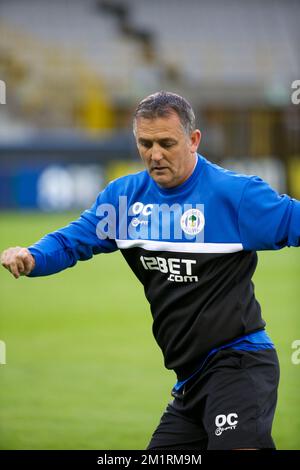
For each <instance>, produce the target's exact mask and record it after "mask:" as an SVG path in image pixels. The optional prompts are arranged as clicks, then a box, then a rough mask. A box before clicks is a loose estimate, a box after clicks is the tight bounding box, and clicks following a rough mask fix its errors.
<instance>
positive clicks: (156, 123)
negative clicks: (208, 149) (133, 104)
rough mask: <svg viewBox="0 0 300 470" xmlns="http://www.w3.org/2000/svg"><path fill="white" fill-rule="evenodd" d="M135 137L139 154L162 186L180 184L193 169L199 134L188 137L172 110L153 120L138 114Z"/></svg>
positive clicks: (197, 132) (196, 131) (167, 186)
mask: <svg viewBox="0 0 300 470" xmlns="http://www.w3.org/2000/svg"><path fill="white" fill-rule="evenodd" d="M135 130H136V132H135V134H136V135H135V138H136V143H137V147H138V151H139V154H140V156H141V158H142V160H143V161H144V163H145V166H146V168H147V170H148V172H149V174H150V176H151V177H152V178H153V179H154V180H155V181H156V183H157V184H159V185H160V186H162V187H164V188H173V187H174V186H178V185H180V184H182V183H183V182H184V181H185V180H186V179H187V178H188V177H189V176H190V175H191V174H192V172H193V169H194V166H195V163H196V159H195V152H196V151H197V148H198V145H199V142H200V138H201V133H200V131H199V130H198V129H197V130H195V131H193V132H192V134H191V135H190V136H188V135H187V133H186V132H185V131H184V129H183V127H182V125H181V122H180V119H179V117H178V115H177V114H176V113H175V112H172V113H171V114H170V115H169V116H167V117H163V118H155V119H145V118H143V117H139V118H137V120H136V128H135Z"/></svg>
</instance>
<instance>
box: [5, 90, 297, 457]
mask: <svg viewBox="0 0 300 470" xmlns="http://www.w3.org/2000/svg"><path fill="white" fill-rule="evenodd" d="M133 125H134V135H135V138H136V143H137V147H138V150H139V153H140V156H141V158H142V160H143V162H144V164H145V167H146V170H145V171H141V172H139V173H137V174H133V175H127V176H124V177H121V178H119V179H117V180H115V181H112V182H111V183H110V184H108V186H107V187H106V188H105V189H104V190H103V191H102V192H101V193H100V194H99V196H98V198H97V200H96V202H95V203H94V205H93V206H92V207H91V208H90V209H89V210H86V211H84V212H83V213H82V214H81V216H80V218H79V219H78V220H76V221H73V222H71V223H70V224H69V225H68V226H67V227H64V228H61V229H59V230H57V231H55V232H53V233H50V234H48V235H46V236H45V237H43V238H42V239H41V240H40V241H38V242H37V243H35V244H34V245H32V246H30V247H29V248H22V247H15V248H9V249H7V250H5V251H4V252H3V253H2V256H1V263H2V265H3V266H4V267H5V268H7V269H8V270H9V271H10V272H11V273H12V274H13V276H14V277H15V278H18V277H19V276H20V275H26V276H30V277H35V276H46V275H50V274H54V273H56V272H59V271H61V270H63V269H66V268H69V267H71V266H74V265H75V264H76V262H77V261H78V260H87V259H90V258H91V257H92V256H93V255H96V254H99V253H109V252H113V251H115V250H117V249H120V250H121V252H122V255H123V256H124V258H125V259H126V261H127V263H128V264H129V266H130V268H131V269H132V270H133V272H134V273H135V274H136V276H137V278H138V279H139V280H140V281H141V283H142V284H143V285H144V290H145V295H146V298H147V299H148V301H149V303H150V306H151V312H152V316H153V334H154V337H155V339H156V341H157V343H158V345H159V347H160V348H161V350H162V352H163V356H164V361H165V366H166V367H167V368H168V369H172V370H174V371H175V373H176V375H177V383H176V384H175V385H174V387H173V389H172V396H173V400H172V401H171V402H170V403H169V404H168V405H167V408H166V410H165V412H164V414H163V416H162V418H161V420H160V423H159V425H158V427H157V429H156V430H155V432H154V433H153V436H152V439H151V441H150V443H149V446H148V449H174V450H175V449H195V450H199V449H272V448H275V445H274V442H273V439H272V437H271V429H272V422H273V417H274V412H275V407H276V400H277V388H278V380H279V365H278V359H277V354H276V351H275V348H274V345H273V343H272V340H271V339H270V338H269V336H268V335H267V333H266V331H265V322H264V320H263V319H262V316H261V309H260V305H259V303H258V302H257V300H256V299H255V295H254V286H253V283H252V281H251V279H252V276H253V273H254V271H255V268H256V265H257V254H256V251H257V250H278V249H280V248H283V247H285V246H299V245H300V202H299V201H297V200H295V199H292V198H291V197H289V196H287V195H279V194H278V193H277V192H276V191H274V190H273V189H272V188H270V186H268V184H267V183H265V182H264V181H263V180H261V179H260V178H258V177H256V176H245V175H239V174H236V173H234V172H231V171H228V170H225V169H223V168H221V167H219V166H217V165H215V164H213V163H211V162H209V161H208V160H206V159H205V158H204V157H203V156H201V155H199V154H198V153H197V149H198V145H199V143H200V139H201V133H200V131H199V130H198V129H196V127H195V116H194V112H193V109H192V107H191V106H190V104H189V103H188V102H187V101H186V100H185V99H184V98H182V97H181V96H179V95H176V94H174V93H169V92H158V93H155V94H153V95H150V96H148V97H147V98H145V99H144V100H142V101H141V102H140V103H139V105H138V107H137V109H136V111H135V115H134V122H133ZM124 200H126V203H127V206H128V208H129V209H128V213H127V214H126V213H125V212H126V211H124V210H123V209H122V208H120V205H122V204H123V203H124ZM162 207H167V208H168V209H170V208H171V209H172V210H169V211H168V215H169V218H168V219H167V220H168V223H166V219H164V211H163V210H162Z"/></svg>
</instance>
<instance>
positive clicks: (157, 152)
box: [151, 144, 163, 162]
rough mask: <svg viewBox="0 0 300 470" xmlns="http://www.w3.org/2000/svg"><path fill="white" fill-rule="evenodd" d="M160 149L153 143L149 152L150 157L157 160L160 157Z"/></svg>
mask: <svg viewBox="0 0 300 470" xmlns="http://www.w3.org/2000/svg"><path fill="white" fill-rule="evenodd" d="M162 157H163V156H162V149H161V147H160V145H158V144H154V145H153V147H152V154H151V159H152V160H154V161H156V162H158V161H159V160H161V159H162Z"/></svg>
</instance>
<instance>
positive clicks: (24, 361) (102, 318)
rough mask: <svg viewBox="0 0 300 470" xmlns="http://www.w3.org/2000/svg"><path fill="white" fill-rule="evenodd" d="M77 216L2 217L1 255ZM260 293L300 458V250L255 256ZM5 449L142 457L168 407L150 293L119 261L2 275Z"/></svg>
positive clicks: (288, 433) (0, 428) (282, 424)
mask: <svg viewBox="0 0 300 470" xmlns="http://www.w3.org/2000/svg"><path fill="white" fill-rule="evenodd" d="M73 218H74V214H62V215H57V214H56V215H55V214H54V215H49V214H43V215H42V214H32V213H23V214H17V213H1V214H0V250H1V251H2V250H3V249H4V248H6V247H8V246H15V245H23V246H26V245H29V244H31V243H32V242H34V241H36V240H37V239H38V238H40V236H42V235H43V234H45V233H47V232H48V231H51V230H54V229H55V228H58V227H61V226H63V225H65V224H66V223H67V222H68V221H69V220H72V219H73ZM259 260H260V263H259V268H258V270H257V273H256V276H255V285H256V294H257V297H258V299H259V301H260V303H261V305H262V309H263V317H264V319H265V320H266V321H267V331H268V333H269V334H270V336H271V337H272V339H273V341H274V342H275V344H276V346H277V350H278V354H279V358H280V363H281V384H280V390H279V401H278V407H277V414H276V418H275V422H274V432H273V434H274V438H275V441H276V444H277V447H278V448H279V449H300V434H299V429H300V398H299V390H300V364H299V365H294V364H292V361H291V355H292V352H293V350H292V347H291V344H292V342H293V341H294V340H295V339H300V308H299V307H300V249H296V248H293V249H284V250H282V251H279V252H276V253H274V252H264V253H261V254H260V255H259ZM0 312H1V315H0V340H2V341H5V343H6V354H7V364H6V365H0V449H107V450H112V449H144V448H145V446H146V445H147V443H148V440H149V439H150V436H151V433H152V431H153V430H154V428H155V426H156V425H157V424H158V421H159V418H160V415H161V413H162V412H163V410H164V408H165V406H166V405H167V403H168V401H169V400H170V399H171V396H170V389H171V387H172V385H173V384H174V383H175V381H176V378H175V375H174V374H173V373H172V372H170V371H167V370H166V369H164V367H163V361H162V355H161V352H160V350H159V348H158V346H157V345H156V344H155V341H154V339H153V337H152V333H151V315H150V310H149V307H148V304H147V302H146V300H145V298H144V295H143V289H142V286H141V285H140V284H139V283H138V281H137V280H136V278H135V276H134V275H133V273H131V271H130V269H129V268H128V267H127V265H126V263H125V261H124V260H123V258H122V256H121V255H120V254H119V253H113V254H110V255H100V256H97V257H95V258H94V259H93V260H90V261H88V262H83V263H78V264H77V266H76V267H75V268H73V269H69V270H67V271H64V272H62V273H60V274H58V275H56V276H50V277H44V278H38V279H27V278H20V279H18V280H15V279H14V278H13V277H12V276H11V275H10V274H9V273H8V272H7V271H5V270H4V269H1V270H0Z"/></svg>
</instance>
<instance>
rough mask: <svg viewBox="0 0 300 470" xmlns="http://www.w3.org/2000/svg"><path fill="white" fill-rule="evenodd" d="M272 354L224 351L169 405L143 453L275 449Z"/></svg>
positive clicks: (275, 370) (276, 374) (275, 369)
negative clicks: (151, 450) (147, 451)
mask: <svg viewBox="0 0 300 470" xmlns="http://www.w3.org/2000/svg"><path fill="white" fill-rule="evenodd" d="M278 382H279V364H278V358H277V354H276V351H275V349H265V350H261V351H240V350H235V349H231V348H229V349H224V350H221V351H218V352H217V353H216V354H215V355H214V356H213V357H211V358H210V359H209V361H208V362H207V364H206V365H205V367H204V368H203V370H202V371H201V373H200V374H199V375H198V376H197V377H194V378H193V379H191V380H190V381H189V382H187V384H186V385H185V386H184V388H183V390H182V391H181V392H174V391H172V395H173V397H174V400H173V401H172V402H170V403H169V404H168V406H167V409H166V411H165V412H164V414H163V416H162V418H161V421H160V423H159V425H158V427H157V429H156V430H155V432H154V434H153V436H152V438H151V441H150V444H149V445H148V448H147V449H149V450H150V449H170V450H172V449H174V450H175V449H178V450H179V449H180V450H182V449H183V450H188V449H190V450H199V449H201V450H204V449H208V450H209V449H238V448H248V449H250V448H256V449H275V445H274V442H273V439H272V437H271V429H272V422H273V417H274V412H275V407H276V401H277V388H278Z"/></svg>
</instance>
